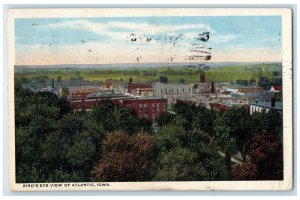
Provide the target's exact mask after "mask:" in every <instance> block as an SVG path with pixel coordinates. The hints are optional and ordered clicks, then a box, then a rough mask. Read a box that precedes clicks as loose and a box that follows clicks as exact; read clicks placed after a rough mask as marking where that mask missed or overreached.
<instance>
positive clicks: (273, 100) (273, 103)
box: [271, 98, 275, 107]
mask: <svg viewBox="0 0 300 200" xmlns="http://www.w3.org/2000/svg"><path fill="white" fill-rule="evenodd" d="M271 107H275V99H274V98H272V99H271Z"/></svg>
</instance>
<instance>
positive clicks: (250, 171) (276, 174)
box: [233, 132, 283, 180]
mask: <svg viewBox="0 0 300 200" xmlns="http://www.w3.org/2000/svg"><path fill="white" fill-rule="evenodd" d="M233 174H234V178H235V179H236V180H282V179H283V151H282V143H281V141H280V139H279V138H278V137H276V136H274V134H268V133H266V132H261V133H257V134H255V136H254V137H253V140H252V144H251V153H250V160H249V161H247V162H246V163H244V164H243V165H236V166H235V167H234V168H233Z"/></svg>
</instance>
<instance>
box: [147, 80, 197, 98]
mask: <svg viewBox="0 0 300 200" xmlns="http://www.w3.org/2000/svg"><path fill="white" fill-rule="evenodd" d="M153 94H154V96H163V95H188V94H193V84H190V85H186V84H165V83H159V82H156V83H153Z"/></svg>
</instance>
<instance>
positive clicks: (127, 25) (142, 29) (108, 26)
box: [42, 20, 212, 38]
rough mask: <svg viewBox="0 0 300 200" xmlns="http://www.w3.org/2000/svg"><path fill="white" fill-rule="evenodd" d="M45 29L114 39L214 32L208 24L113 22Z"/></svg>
mask: <svg viewBox="0 0 300 200" xmlns="http://www.w3.org/2000/svg"><path fill="white" fill-rule="evenodd" d="M42 26H43V27H44V28H46V29H47V28H48V29H53V28H71V29H83V30H89V31H92V32H94V33H96V34H98V35H107V36H110V37H113V38H120V37H124V33H130V32H134V33H140V34H150V35H155V34H168V33H174V32H178V31H183V30H194V31H196V32H201V31H209V32H210V31H212V29H211V27H210V26H209V25H208V24H183V25H172V24H168V25H166V24H164V25H155V24H149V23H137V22H116V21H111V22H107V23H100V22H91V21H88V20H75V21H66V22H61V23H53V24H47V25H42ZM115 28H122V29H127V31H111V30H112V29H115Z"/></svg>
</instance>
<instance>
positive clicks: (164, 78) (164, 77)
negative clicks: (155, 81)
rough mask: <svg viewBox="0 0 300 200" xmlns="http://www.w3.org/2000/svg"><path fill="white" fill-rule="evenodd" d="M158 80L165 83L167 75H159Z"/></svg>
mask: <svg viewBox="0 0 300 200" xmlns="http://www.w3.org/2000/svg"><path fill="white" fill-rule="evenodd" d="M159 82H160V83H165V84H167V83H168V77H166V76H160V77H159Z"/></svg>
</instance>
